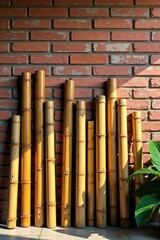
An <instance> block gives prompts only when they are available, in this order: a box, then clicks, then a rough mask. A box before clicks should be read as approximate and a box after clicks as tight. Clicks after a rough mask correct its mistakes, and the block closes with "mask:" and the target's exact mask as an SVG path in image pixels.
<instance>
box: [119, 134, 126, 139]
mask: <svg viewBox="0 0 160 240" xmlns="http://www.w3.org/2000/svg"><path fill="white" fill-rule="evenodd" d="M119 137H120V138H123V137H125V138H127V137H128V136H127V135H119Z"/></svg>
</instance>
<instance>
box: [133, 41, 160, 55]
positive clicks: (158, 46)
mask: <svg viewBox="0 0 160 240" xmlns="http://www.w3.org/2000/svg"><path fill="white" fill-rule="evenodd" d="M134 51H135V52H154V53H155V52H160V43H135V44H134Z"/></svg>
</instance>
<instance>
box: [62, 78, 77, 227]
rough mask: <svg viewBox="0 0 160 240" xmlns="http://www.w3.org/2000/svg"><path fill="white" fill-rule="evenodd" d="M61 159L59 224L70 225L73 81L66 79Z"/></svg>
mask: <svg viewBox="0 0 160 240" xmlns="http://www.w3.org/2000/svg"><path fill="white" fill-rule="evenodd" d="M64 91H65V92H64V122H63V159H62V202H61V226H62V227H69V226H70V225H71V194H72V192H71V184H72V144H73V104H74V81H73V80H66V81H65V89H64Z"/></svg>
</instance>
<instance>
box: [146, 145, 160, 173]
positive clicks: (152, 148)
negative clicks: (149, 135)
mask: <svg viewBox="0 0 160 240" xmlns="http://www.w3.org/2000/svg"><path fill="white" fill-rule="evenodd" d="M149 152H150V154H151V161H152V164H153V165H154V167H155V168H156V169H157V170H158V171H160V142H155V141H150V142H149Z"/></svg>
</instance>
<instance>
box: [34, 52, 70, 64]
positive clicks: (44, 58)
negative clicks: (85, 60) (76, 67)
mask: <svg viewBox="0 0 160 240" xmlns="http://www.w3.org/2000/svg"><path fill="white" fill-rule="evenodd" d="M31 63H42V64H67V63H68V57H67V55H60V54H48V55H46V54H38V55H31Z"/></svg>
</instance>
